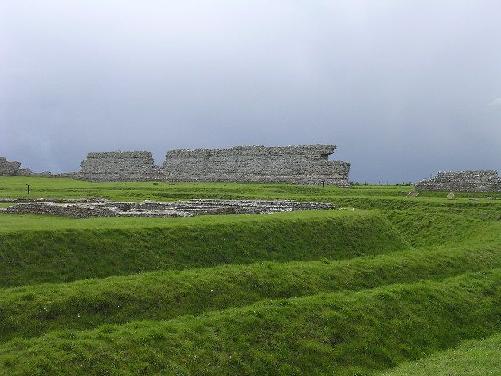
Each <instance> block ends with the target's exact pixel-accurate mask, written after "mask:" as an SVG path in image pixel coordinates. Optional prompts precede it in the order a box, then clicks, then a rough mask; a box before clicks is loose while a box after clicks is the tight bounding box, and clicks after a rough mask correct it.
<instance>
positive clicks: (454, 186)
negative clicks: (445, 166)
mask: <svg viewBox="0 0 501 376" xmlns="http://www.w3.org/2000/svg"><path fill="white" fill-rule="evenodd" d="M415 186H416V189H418V190H429V191H448V192H501V179H500V177H499V176H498V173H497V171H495V170H474V171H442V172H439V173H438V174H437V175H436V176H435V177H433V178H431V179H427V180H421V181H420V182H418V183H416V185H415Z"/></svg>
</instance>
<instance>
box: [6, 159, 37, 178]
mask: <svg viewBox="0 0 501 376" xmlns="http://www.w3.org/2000/svg"><path fill="white" fill-rule="evenodd" d="M30 174H31V171H30V170H28V169H26V168H21V162H17V161H12V162H10V161H8V160H7V159H6V158H5V157H0V176H18V175H30Z"/></svg>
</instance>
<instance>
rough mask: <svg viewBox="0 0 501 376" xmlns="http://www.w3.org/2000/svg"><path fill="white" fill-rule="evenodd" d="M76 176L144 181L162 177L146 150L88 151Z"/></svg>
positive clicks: (100, 179)
mask: <svg viewBox="0 0 501 376" xmlns="http://www.w3.org/2000/svg"><path fill="white" fill-rule="evenodd" d="M80 167H81V169H80V172H79V173H78V174H77V175H76V177H77V178H81V179H85V180H91V181H144V180H159V179H161V178H162V173H161V171H160V168H159V167H157V166H155V162H154V160H153V156H152V154H151V153H150V152H148V151H112V152H104V153H89V154H88V155H87V159H85V160H84V161H82V163H81V164H80Z"/></svg>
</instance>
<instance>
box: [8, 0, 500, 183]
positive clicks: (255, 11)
mask: <svg viewBox="0 0 501 376" xmlns="http://www.w3.org/2000/svg"><path fill="white" fill-rule="evenodd" d="M500 20H501V2H500V1H499V0H493V1H482V0H471V1H462V0H451V1H445V0H444V1H440V0H431V1H423V0H416V1H411V0H401V1H397V0H393V1H383V0H378V1H374V0H367V1H356V0H346V1H335V0H332V1H322V0H318V1H315V0H303V1H299V0H298V1H293V0H288V1H280V0H268V1H259V0H252V1H251V0H249V1H244V0H241V1H239V0H228V1H218V0H211V1H203V0H198V1H190V0H179V1H176V0H172V1H164V0H141V1H139V0H129V1H127V0H72V1H68V0H44V1H39V0H32V1H27V0H0V155H4V156H6V157H7V158H8V159H11V160H19V161H21V162H22V163H23V166H25V167H29V168H32V169H33V170H37V171H41V170H51V171H71V170H77V169H78V168H79V164H80V161H81V160H82V159H83V158H84V156H85V154H86V153H87V152H89V151H111V150H150V151H152V152H153V153H154V155H155V158H156V160H157V162H158V163H159V164H160V163H161V162H162V160H163V158H164V154H165V151H166V150H168V149H172V148H194V147H225V146H234V145H242V144H244V145H248V144H264V145H289V144H309V143H326V144H330V143H333V144H336V145H338V150H337V152H336V154H335V155H334V158H335V159H342V160H347V161H350V162H351V163H352V171H351V178H352V179H353V180H355V181H372V182H378V181H381V182H386V181H388V182H399V181H414V180H417V179H420V178H425V177H428V176H429V175H430V173H432V172H435V171H437V170H444V169H477V168H493V169H501V21H500Z"/></svg>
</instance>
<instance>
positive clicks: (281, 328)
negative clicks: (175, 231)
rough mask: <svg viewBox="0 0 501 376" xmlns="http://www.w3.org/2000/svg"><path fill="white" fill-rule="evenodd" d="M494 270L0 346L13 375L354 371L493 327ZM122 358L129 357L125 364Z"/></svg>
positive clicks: (499, 273)
mask: <svg viewBox="0 0 501 376" xmlns="http://www.w3.org/2000/svg"><path fill="white" fill-rule="evenodd" d="M500 281H501V270H499V269H497V270H493V271H492V272H489V273H480V274H475V275H464V276H461V277H457V278H454V279H451V280H446V281H444V282H419V283H415V284H407V285H396V286H395V285H392V286H387V287H382V288H379V289H374V290H368V291H361V292H356V293H337V294H327V295H314V296H310V297H305V298H298V299H289V300H278V301H272V302H261V303H257V304H255V305H252V306H248V307H244V308H240V309H229V310H226V311H220V312H214V313H210V314H207V315H203V316H200V317H182V318H179V319H176V320H171V321H143V322H136V323H130V324H125V325H121V326H105V327H102V328H98V329H96V330H92V331H83V332H62V333H58V332H53V333H50V334H48V335H46V336H42V337H40V338H36V339H31V340H14V341H11V342H9V343H7V344H5V345H2V346H0V354H1V355H0V372H3V373H4V374H10V375H21V374H30V375H42V374H44V375H45V374H51V375H66V374H73V375H79V374H81V375H102V374H112V375H132V374H141V373H155V372H160V371H162V374H169V375H170V374H178V375H188V374H190V375H202V374H205V375H234V374H239V375H245V374H258V375H277V374H306V373H307V374H309V375H315V374H336V375H353V374H357V373H358V374H363V373H367V372H373V371H375V370H383V369H385V368H388V367H392V366H394V365H396V364H397V363H399V362H402V361H403V360H406V359H407V360H409V359H410V360H412V359H417V358H420V357H423V356H425V355H426V354H429V353H431V352H433V351H437V350H442V349H445V348H448V347H450V346H455V345H457V344H458V343H459V342H460V341H461V340H463V339H468V338H478V337H481V336H485V335H488V334H491V333H494V332H495V331H497V330H500V329H501V327H500V325H501V322H500V320H499V318H500V317H501V283H500ZM124 360H126V361H124Z"/></svg>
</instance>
